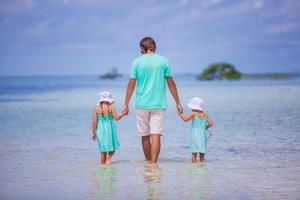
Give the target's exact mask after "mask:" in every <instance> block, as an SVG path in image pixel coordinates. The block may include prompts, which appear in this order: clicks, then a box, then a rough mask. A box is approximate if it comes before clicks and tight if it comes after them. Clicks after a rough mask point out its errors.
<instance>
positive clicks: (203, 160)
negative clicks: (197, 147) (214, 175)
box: [200, 153, 205, 163]
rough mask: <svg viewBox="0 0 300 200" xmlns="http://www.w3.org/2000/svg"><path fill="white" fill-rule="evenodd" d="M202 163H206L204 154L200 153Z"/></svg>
mask: <svg viewBox="0 0 300 200" xmlns="http://www.w3.org/2000/svg"><path fill="white" fill-rule="evenodd" d="M200 163H205V158H204V153H200Z"/></svg>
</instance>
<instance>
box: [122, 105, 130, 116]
mask: <svg viewBox="0 0 300 200" xmlns="http://www.w3.org/2000/svg"><path fill="white" fill-rule="evenodd" d="M122 112H126V113H127V115H128V113H129V108H128V105H127V104H125V105H124V107H123V110H122Z"/></svg>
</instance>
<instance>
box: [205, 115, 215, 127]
mask: <svg viewBox="0 0 300 200" xmlns="http://www.w3.org/2000/svg"><path fill="white" fill-rule="evenodd" d="M212 126H213V121H212V119H211V117H210V116H208V115H207V126H206V128H210V127H212Z"/></svg>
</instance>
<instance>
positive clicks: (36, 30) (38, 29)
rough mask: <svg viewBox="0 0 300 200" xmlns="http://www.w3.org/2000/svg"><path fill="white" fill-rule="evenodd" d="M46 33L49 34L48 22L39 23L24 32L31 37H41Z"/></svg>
mask: <svg viewBox="0 0 300 200" xmlns="http://www.w3.org/2000/svg"><path fill="white" fill-rule="evenodd" d="M48 32H49V22H48V21H42V22H39V23H37V24H35V25H34V26H32V27H31V28H30V29H28V30H27V31H26V33H27V34H29V35H32V36H37V35H43V34H45V33H48Z"/></svg>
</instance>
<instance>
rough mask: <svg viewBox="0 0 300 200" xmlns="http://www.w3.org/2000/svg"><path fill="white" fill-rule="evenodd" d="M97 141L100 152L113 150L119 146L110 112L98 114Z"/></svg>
mask: <svg viewBox="0 0 300 200" xmlns="http://www.w3.org/2000/svg"><path fill="white" fill-rule="evenodd" d="M97 117H98V123H97V128H96V135H97V142H98V146H99V150H100V151H101V152H110V151H115V150H116V149H118V148H119V147H120V144H119V141H118V136H117V131H116V127H115V122H114V118H113V116H112V114H106V115H101V114H98V116H97Z"/></svg>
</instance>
